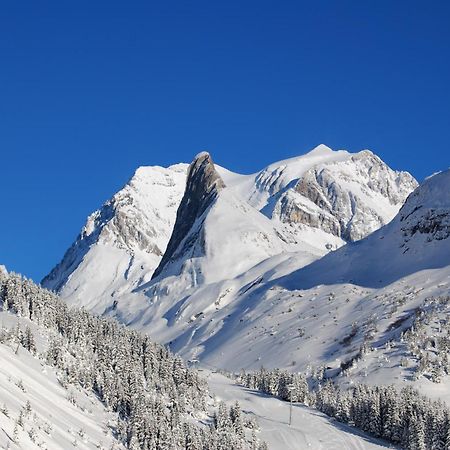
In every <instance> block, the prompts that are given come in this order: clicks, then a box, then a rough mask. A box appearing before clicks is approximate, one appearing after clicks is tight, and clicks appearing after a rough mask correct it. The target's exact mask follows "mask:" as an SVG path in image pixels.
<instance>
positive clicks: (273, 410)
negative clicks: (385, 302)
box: [203, 370, 393, 450]
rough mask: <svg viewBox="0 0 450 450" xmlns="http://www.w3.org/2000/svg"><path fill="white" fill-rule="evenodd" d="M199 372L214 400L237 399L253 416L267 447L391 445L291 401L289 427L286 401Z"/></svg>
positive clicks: (340, 449)
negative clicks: (204, 378)
mask: <svg viewBox="0 0 450 450" xmlns="http://www.w3.org/2000/svg"><path fill="white" fill-rule="evenodd" d="M203 373H204V374H205V375H206V377H207V379H208V385H209V387H210V390H211V391H212V392H213V393H214V394H215V396H216V398H217V399H219V400H222V401H225V402H227V403H228V404H230V405H231V404H233V403H234V402H235V401H236V400H237V401H239V403H240V405H241V407H242V409H243V410H244V411H245V412H246V413H247V414H249V415H252V416H254V417H255V418H256V419H257V421H258V425H259V426H260V428H261V431H260V433H259V437H260V438H261V439H262V440H263V441H265V442H267V444H268V445H269V448H270V449H271V450H299V449H317V450H320V449H327V450H333V449H336V450H357V449H358V450H365V449H382V448H393V447H389V446H388V444H386V443H384V442H382V441H379V440H377V439H374V438H372V437H369V436H367V435H364V433H361V432H359V431H358V430H356V429H355V428H352V427H349V426H346V425H344V424H341V423H339V422H336V421H333V420H330V419H329V418H327V417H326V416H324V415H323V414H321V413H320V412H318V411H316V410H313V409H309V408H307V407H305V406H303V405H295V404H294V406H293V408H292V425H291V426H289V403H287V402H283V401H281V400H279V399H277V398H275V397H270V396H267V395H265V394H262V393H260V392H255V391H252V390H250V389H247V388H244V387H242V386H238V385H236V384H234V383H233V382H232V381H231V380H229V379H227V378H225V377H224V376H222V375H219V374H217V373H213V372H211V371H208V370H205V371H204V372H203Z"/></svg>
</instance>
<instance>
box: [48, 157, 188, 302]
mask: <svg viewBox="0 0 450 450" xmlns="http://www.w3.org/2000/svg"><path fill="white" fill-rule="evenodd" d="M186 170H187V164H177V165H174V166H170V167H168V168H167V169H166V168H163V167H158V166H155V167H140V168H139V169H137V170H136V172H135V174H134V176H133V177H132V178H131V179H130V181H129V182H128V183H127V184H126V185H125V187H124V188H123V189H121V190H120V191H119V192H117V193H116V194H115V195H114V196H113V197H112V198H111V199H110V200H108V201H107V202H106V203H105V204H104V205H103V206H102V207H101V208H100V209H99V210H97V211H95V212H94V213H92V214H91V215H90V216H89V217H88V219H87V222H86V225H85V226H84V227H83V229H82V230H81V232H80V234H79V236H78V237H77V239H76V241H75V242H74V243H73V245H72V246H71V247H70V248H69V249H68V250H67V252H66V253H65V255H64V257H63V259H62V261H61V262H60V263H59V264H58V265H57V266H56V267H55V268H54V269H53V270H52V271H51V272H50V274H49V275H47V276H46V277H45V278H44V279H43V280H42V285H44V286H46V287H48V288H50V289H52V290H55V291H58V292H64V296H65V297H70V298H76V299H77V302H78V303H79V305H88V306H91V307H92V306H93V305H95V304H96V303H97V302H100V303H102V304H108V305H110V304H111V303H112V302H113V301H114V300H115V299H114V298H112V297H114V296H116V295H119V294H120V292H121V290H131V289H133V288H134V287H136V286H138V285H139V284H140V283H142V282H145V281H148V280H150V278H151V275H152V273H153V271H154V270H155V268H156V266H157V265H158V263H159V261H160V260H161V257H162V255H163V254H164V252H165V250H166V246H167V242H168V241H169V238H170V235H171V233H172V229H173V225H174V223H175V217H176V213H177V209H178V205H179V203H180V200H181V197H182V196H183V192H184V186H185V180H186ZM105 298H107V300H105Z"/></svg>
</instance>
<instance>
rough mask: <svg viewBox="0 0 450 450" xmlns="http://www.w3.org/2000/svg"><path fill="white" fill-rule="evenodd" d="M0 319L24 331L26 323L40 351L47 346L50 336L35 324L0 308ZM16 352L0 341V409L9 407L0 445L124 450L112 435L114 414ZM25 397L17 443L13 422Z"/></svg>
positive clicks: (0, 420)
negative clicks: (23, 413)
mask: <svg viewBox="0 0 450 450" xmlns="http://www.w3.org/2000/svg"><path fill="white" fill-rule="evenodd" d="M0 320H1V323H2V326H6V327H7V328H9V329H11V328H14V326H15V325H16V324H17V323H18V322H19V324H20V327H21V328H22V329H24V328H25V326H26V325H28V326H30V328H31V329H32V331H33V334H34V336H35V338H36V344H37V346H38V349H39V350H40V351H41V350H42V348H45V347H46V345H47V339H48V336H47V335H45V334H44V335H43V334H41V333H40V331H39V328H38V327H37V326H36V325H35V324H33V323H31V322H29V321H27V320H25V319H20V318H18V317H17V316H13V315H11V314H8V313H4V312H0ZM16 350H17V348H12V347H10V346H9V345H7V344H0V361H1V364H0V407H1V408H3V407H5V406H6V408H7V410H8V416H7V415H5V414H4V413H2V412H0V448H2V449H7V448H10V449H11V450H14V449H27V450H28V449H29V450H32V449H36V450H37V449H39V448H41V449H42V448H44V449H48V450H61V449H69V448H75V447H76V448H80V449H109V448H112V446H113V444H114V445H115V447H114V448H116V449H117V450H119V449H124V447H123V446H122V445H121V444H119V443H118V441H117V440H116V439H115V438H114V436H113V434H112V428H111V427H114V426H115V424H116V422H117V418H116V416H115V415H114V414H113V413H111V412H108V411H107V410H106V408H105V407H104V405H103V404H102V403H101V402H100V401H99V400H98V398H97V397H96V396H94V395H93V394H91V393H88V392H86V391H85V390H83V389H80V388H77V387H75V386H69V388H68V389H65V388H63V387H62V385H61V384H60V383H59V381H58V375H57V372H56V370H55V369H54V368H52V367H50V366H48V365H46V364H45V363H44V362H43V361H41V360H39V359H38V358H36V357H34V356H32V355H31V354H30V353H29V352H28V351H27V350H25V349H24V348H23V347H19V348H18V351H17V353H16ZM22 387H23V389H22ZM27 401H29V402H30V405H31V413H30V414H29V415H25V417H24V426H23V427H20V426H19V427H18V439H19V440H18V443H15V442H13V437H14V426H15V421H16V420H17V418H18V417H19V412H20V410H22V409H24V407H25V405H26V402H27ZM31 436H34V437H33V439H32V438H31Z"/></svg>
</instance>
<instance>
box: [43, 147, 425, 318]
mask: <svg viewBox="0 0 450 450" xmlns="http://www.w3.org/2000/svg"><path fill="white" fill-rule="evenodd" d="M201 160H202V161H203V162H205V161H206V162H207V164H206V165H205V166H202V164H201V163H200V161H201ZM208 161H209V162H208ZM196 165H198V166H199V170H200V175H201V176H199V177H197V178H195V179H194V178H193V177H191V178H192V180H191V181H189V180H186V172H187V168H188V166H187V165H185V164H178V165H175V166H171V167H169V168H167V169H164V168H161V167H141V168H139V169H138V170H137V171H136V173H135V175H134V177H133V178H132V179H131V180H130V182H129V183H128V184H127V185H126V186H125V187H124V188H123V189H122V190H121V191H119V192H118V193H117V194H116V195H114V197H113V198H112V199H111V200H109V201H108V202H106V203H105V205H103V207H102V208H101V209H100V210H98V211H96V212H94V213H93V214H92V215H91V216H90V217H89V218H88V221H87V224H86V225H85V227H84V228H83V230H82V231H81V233H80V235H79V237H78V238H77V240H76V241H75V243H74V244H73V245H72V247H71V248H70V249H69V250H68V251H67V252H66V254H65V256H64V258H63V259H62V261H61V262H60V263H59V264H58V265H57V266H56V267H55V269H53V270H52V272H51V273H50V274H49V275H48V276H47V277H45V278H44V280H43V281H42V284H43V285H44V286H45V287H47V288H49V289H52V290H55V291H57V292H59V293H60V294H61V295H62V296H63V297H64V298H66V299H67V300H68V301H69V302H70V303H72V304H76V305H83V306H86V307H88V308H89V309H91V310H94V311H95V312H97V313H104V312H105V311H111V310H112V309H115V308H116V307H117V304H118V303H119V302H121V303H124V298H125V297H128V296H129V295H130V294H131V293H132V292H133V291H137V290H139V291H142V289H143V288H144V287H148V283H149V281H150V280H151V278H152V276H153V278H155V277H156V278H158V280H159V281H161V280H162V279H163V278H167V277H168V276H169V275H171V276H172V275H175V274H177V275H179V276H181V277H185V279H186V280H185V286H184V287H181V286H180V288H179V289H181V290H185V289H186V288H188V287H193V286H198V285H201V284H204V283H209V282H212V281H214V282H216V281H220V280H226V279H230V278H233V277H236V276H238V275H240V274H244V273H245V272H246V271H248V270H249V269H250V268H252V267H254V266H256V265H257V264H260V263H262V262H263V261H264V260H266V259H268V258H273V257H276V260H279V259H286V258H287V257H288V254H289V253H290V252H300V253H298V255H297V259H300V260H302V261H304V263H309V262H311V261H312V260H314V259H317V258H319V257H321V256H323V255H324V254H326V253H327V252H329V251H330V250H331V249H335V248H338V247H340V246H342V245H344V244H345V243H346V242H347V241H352V240H356V239H359V238H361V237H364V236H366V235H367V234H369V233H370V232H371V231H373V230H375V229H376V228H378V227H379V226H381V225H383V224H384V223H387V222H389V220H391V219H392V217H394V215H395V214H396V212H397V211H398V209H399V208H400V207H401V205H402V204H403V201H404V200H405V198H406V197H407V195H408V194H409V193H410V192H411V191H412V190H413V189H414V187H415V186H416V184H417V183H416V181H415V180H414V179H413V178H412V177H411V175H409V174H407V173H405V172H396V171H393V170H391V169H390V168H389V167H388V166H386V164H384V163H383V162H382V161H381V160H380V159H379V158H377V157H376V156H375V155H373V154H372V153H371V152H369V151H362V152H360V153H356V154H351V153H348V152H346V151H333V150H331V149H330V148H328V147H326V146H324V145H320V146H318V147H317V148H315V149H314V150H312V151H311V152H309V153H307V154H305V155H302V156H299V157H296V158H291V159H289V160H285V161H280V162H278V163H274V164H271V165H269V166H268V167H266V168H264V169H263V170H261V171H260V172H258V173H256V174H252V175H239V174H236V173H233V172H230V171H228V170H226V169H224V168H222V167H219V166H214V164H213V163H212V161H211V160H210V158H209V157H206V155H205V154H201V155H199V157H198V158H196V160H195V161H194V163H193V166H192V168H194V167H195V166H196ZM202 167H203V169H202ZM204 169H205V170H206V172H208V171H209V172H208V174H207V175H205V174H203V170H204ZM202 174H203V175H205V179H203V178H202V177H203V175H202ZM209 176H213V177H215V178H214V179H215V181H214V182H213V183H212V184H214V189H213V191H214V195H212V194H211V196H210V198H209V197H208V195H209V194H208V193H207V192H206V191H207V189H208V186H206V185H205V184H204V183H206V184H207V183H208V177H209ZM219 180H220V181H219ZM186 181H187V188H186V192H185V187H186ZM217 183H218V184H217ZM205 189H206V191H205ZM216 191H217V192H216ZM183 193H185V196H184V197H185V198H184V205H185V206H184V207H183V204H181V205H180V203H181V201H182V197H183ZM202 195H204V196H205V198H203V199H201V198H197V197H198V196H202ZM206 197H208V198H209V200H207V199H206ZM208 202H209V203H208ZM200 203H201V204H200ZM205 203H208V204H205ZM196 204H199V205H197V206H198V208H199V209H198V210H196V212H195V213H193V212H192V208H193V207H195V205H196ZM193 205H194V206H193ZM179 206H180V209H178V207H179ZM194 209H195V208H194ZM177 210H178V213H179V214H181V213H182V211H183V210H184V213H183V216H182V217H180V220H178V226H176V227H175V229H174V224H175V221H176V214H177ZM171 236H172V237H171ZM169 239H171V242H170V243H169ZM180 243H181V244H182V246H183V249H184V250H183V249H182V248H178V247H179V244H180ZM166 247H167V251H166ZM189 252H190V253H189ZM181 253H183V255H182V256H181ZM163 255H164V256H163ZM177 256H179V257H178V258H177ZM200 256H201V258H200ZM205 257H206V260H205V259H204V258H205ZM202 258H203V259H202ZM274 261H275V260H274ZM199 264H200V266H199ZM158 266H159V267H158ZM163 269H164V270H163ZM155 270H156V272H155ZM182 272H183V273H182ZM155 281H156V280H155ZM155 281H154V282H155ZM154 282H153V283H154ZM141 306H143V305H141ZM122 309H126V307H125V305H123V308H122ZM138 309H139V310H140V309H141V308H140V307H138Z"/></svg>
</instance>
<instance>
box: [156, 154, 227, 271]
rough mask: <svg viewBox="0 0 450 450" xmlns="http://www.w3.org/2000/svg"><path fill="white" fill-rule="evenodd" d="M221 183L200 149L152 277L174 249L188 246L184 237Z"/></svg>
mask: <svg viewBox="0 0 450 450" xmlns="http://www.w3.org/2000/svg"><path fill="white" fill-rule="evenodd" d="M224 187H225V183H224V182H223V180H222V178H221V176H220V175H219V173H218V172H217V170H216V168H215V166H214V163H213V160H212V158H211V155H210V154H209V153H208V152H201V153H199V154H198V155H197V156H196V157H195V158H194V160H193V161H192V163H191V165H190V166H189V169H188V173H187V180H186V189H185V191H184V195H183V198H182V200H181V203H180V206H179V207H178V211H177V219H176V221H175V226H174V229H173V232H172V236H171V237H170V240H169V243H168V245H167V250H166V252H165V253H164V256H163V258H162V260H161V262H160V264H159V266H158V267H157V269H156V270H155V272H154V274H153V276H152V278H155V277H157V276H158V275H159V274H160V273H161V271H162V270H163V268H164V267H165V266H166V265H167V263H168V262H169V261H170V260H171V259H172V257H173V256H174V255H175V253H179V252H183V251H184V250H185V249H186V248H187V247H189V245H190V243H189V242H183V241H184V240H185V239H184V238H185V237H186V236H187V234H188V233H189V230H190V229H191V228H192V226H193V225H194V223H195V222H196V220H197V219H198V218H200V217H201V216H202V214H203V213H204V212H205V211H206V210H207V209H208V208H209V207H210V206H211V205H212V204H213V202H214V201H215V199H216V197H217V195H218V193H219V192H220V191H221V190H222V189H223V188H224ZM179 247H180V248H179Z"/></svg>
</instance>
